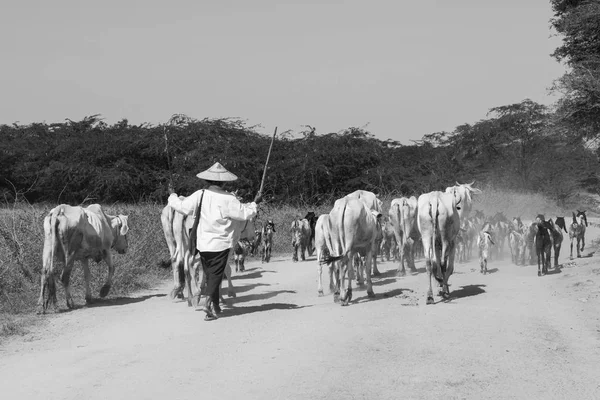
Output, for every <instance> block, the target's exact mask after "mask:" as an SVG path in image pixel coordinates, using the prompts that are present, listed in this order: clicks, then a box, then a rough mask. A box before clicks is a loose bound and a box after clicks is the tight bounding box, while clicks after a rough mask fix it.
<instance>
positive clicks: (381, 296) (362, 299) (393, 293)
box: [351, 288, 413, 303]
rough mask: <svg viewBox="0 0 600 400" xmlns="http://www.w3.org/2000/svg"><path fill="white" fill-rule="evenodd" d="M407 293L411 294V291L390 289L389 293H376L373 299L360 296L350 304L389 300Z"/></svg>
mask: <svg viewBox="0 0 600 400" xmlns="http://www.w3.org/2000/svg"><path fill="white" fill-rule="evenodd" d="M407 293H413V290H412V289H407V288H398V289H392V290H389V291H387V292H383V293H377V292H376V293H375V297H369V296H361V297H357V298H356V299H353V300H352V301H351V303H363V302H366V301H375V300H382V299H389V298H390V297H396V296H400V295H401V294H407Z"/></svg>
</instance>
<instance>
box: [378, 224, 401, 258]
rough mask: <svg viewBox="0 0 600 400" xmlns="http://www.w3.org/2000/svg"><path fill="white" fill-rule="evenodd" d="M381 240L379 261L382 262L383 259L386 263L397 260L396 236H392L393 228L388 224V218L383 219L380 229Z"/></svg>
mask: <svg viewBox="0 0 600 400" xmlns="http://www.w3.org/2000/svg"><path fill="white" fill-rule="evenodd" d="M381 233H382V240H381V246H380V248H379V249H380V251H379V254H380V255H381V261H382V262H383V259H384V257H385V258H386V259H387V261H390V259H391V258H393V259H394V260H396V259H397V258H398V245H397V243H396V236H395V235H394V227H393V226H392V223H391V222H390V220H389V218H384V222H383V226H382V227H381Z"/></svg>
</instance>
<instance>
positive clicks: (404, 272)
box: [396, 271, 406, 276]
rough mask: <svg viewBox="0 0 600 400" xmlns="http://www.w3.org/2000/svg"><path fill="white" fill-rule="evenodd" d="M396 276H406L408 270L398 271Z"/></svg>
mask: <svg viewBox="0 0 600 400" xmlns="http://www.w3.org/2000/svg"><path fill="white" fill-rule="evenodd" d="M396 276H406V271H398V272H397V273H396Z"/></svg>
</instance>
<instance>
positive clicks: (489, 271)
mask: <svg viewBox="0 0 600 400" xmlns="http://www.w3.org/2000/svg"><path fill="white" fill-rule="evenodd" d="M496 272H498V268H490V269H488V270H487V273H488V274H494V273H496Z"/></svg>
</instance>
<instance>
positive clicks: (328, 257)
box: [319, 205, 346, 265]
mask: <svg viewBox="0 0 600 400" xmlns="http://www.w3.org/2000/svg"><path fill="white" fill-rule="evenodd" d="M345 216H346V205H344V209H343V210H342V220H341V222H340V225H341V228H342V229H338V234H339V235H343V234H344V217H345ZM327 223H328V224H329V232H331V231H332V229H331V228H332V227H331V219H327ZM340 231H341V233H340ZM325 236H326V238H325V240H327V247H328V248H329V249H330V250H331V252H332V253H333V251H334V247H333V241H332V240H331V234H329V235H325ZM343 243H345V241H343ZM338 244H339V240H338ZM341 251H342V254H340V255H333V254H327V255H324V256H323V260H322V261H319V263H321V264H327V265H331V264H332V263H333V262H335V261H339V260H341V259H342V258H344V254H345V249H342V250H341Z"/></svg>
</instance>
